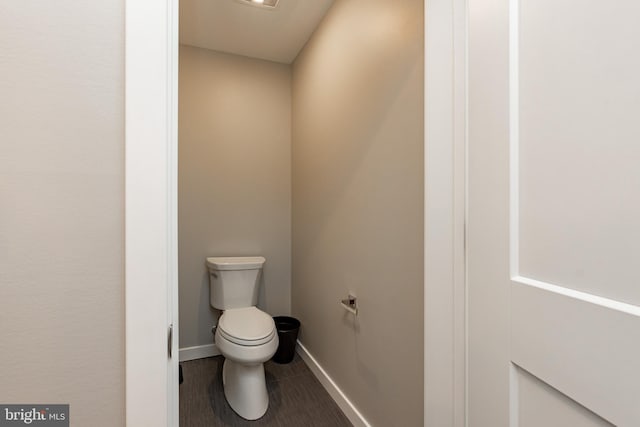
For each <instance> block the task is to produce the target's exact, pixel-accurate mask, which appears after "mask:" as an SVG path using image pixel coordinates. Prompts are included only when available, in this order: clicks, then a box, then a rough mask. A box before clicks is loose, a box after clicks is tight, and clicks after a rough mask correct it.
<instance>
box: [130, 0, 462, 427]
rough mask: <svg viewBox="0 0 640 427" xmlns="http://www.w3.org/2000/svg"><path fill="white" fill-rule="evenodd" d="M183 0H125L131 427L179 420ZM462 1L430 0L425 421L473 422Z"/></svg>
mask: <svg viewBox="0 0 640 427" xmlns="http://www.w3.org/2000/svg"><path fill="white" fill-rule="evenodd" d="M178 2H179V0H164V1H158V0H126V1H125V13H126V19H125V64H126V65H125V84H126V86H125V111H126V113H125V176H126V180H125V368H126V373H125V396H126V397H125V400H126V423H127V425H129V426H139V425H157V426H161V425H166V426H178V423H179V421H178V420H179V418H178V387H179V386H178V381H177V379H178V354H177V353H178V352H177V349H178V328H179V325H178V256H177V252H178V251H177V247H178V240H177V172H178V171H177V144H178V138H177V123H178V53H179V52H178V43H179V40H178ZM466 7H467V5H466V0H424V12H425V21H424V22H425V33H424V36H425V44H424V46H425V79H424V82H425V98H424V99H425V101H424V102H425V104H424V123H425V132H424V137H425V142H424V144H425V145H424V152H425V163H424V164H425V175H424V185H425V198H424V200H425V205H424V215H425V219H424V233H425V237H424V244H425V246H424V256H425V262H424V313H425V314H424V424H425V426H435V425H437V426H452V427H462V426H464V425H466V376H467V373H466V359H467V357H466V345H465V343H466V330H467V328H466V293H467V292H466V278H465V272H466V267H465V232H464V230H465V218H466V212H465V209H466V207H465V206H466V203H465V200H466V182H465V180H466V160H465V159H466V134H467V132H466V99H467V98H466V80H467V72H466V26H467V24H466ZM169 325H173V335H172V336H171V338H169V334H168V327H169ZM442 325H446V327H443V326H442ZM169 339H170V342H169V343H168V340H169ZM168 347H169V348H171V349H172V350H173V357H172V358H170V359H169V358H168V357H167V351H168Z"/></svg>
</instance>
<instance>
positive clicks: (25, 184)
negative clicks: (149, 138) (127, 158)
mask: <svg viewBox="0 0 640 427" xmlns="http://www.w3.org/2000/svg"><path fill="white" fill-rule="evenodd" d="M123 39H124V16H123V2H122V1H114V0H107V1H100V2H80V1H71V0H58V1H55V2H49V1H38V0H11V1H5V2H3V3H2V7H1V9H0V94H1V97H2V101H1V102H0V129H1V130H2V135H1V136H0V141H1V143H0V145H1V149H0V200H2V209H0V325H2V334H1V336H2V338H1V344H0V361H2V363H0V401H2V403H10V402H13V403H69V404H70V405H71V425H72V426H85V425H91V426H116V425H123V424H124V301H123V267H124V266H123V253H124V249H123V241H124V234H123V233H124V226H123V214H124V204H123V196H124V194H123V186H124V173H123V170H124V158H123V151H124V130H123V129H124V107H123V105H124V89H123V87H124V73H123V66H124V63H123V62H124V61H123V58H124V40H123Z"/></svg>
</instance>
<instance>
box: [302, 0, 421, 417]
mask: <svg viewBox="0 0 640 427" xmlns="http://www.w3.org/2000/svg"><path fill="white" fill-rule="evenodd" d="M423 51H424V49H423V2H422V1H421V0H402V1H386V0H337V1H336V2H335V4H334V5H333V6H332V8H331V9H330V10H329V12H328V13H327V15H326V16H325V18H324V21H323V22H322V23H321V25H320V27H319V28H318V29H317V30H316V32H315V33H314V35H313V36H312V38H311V40H310V41H309V42H308V44H307V45H306V47H305V48H304V50H303V52H302V53H301V54H300V55H299V56H298V58H297V59H296V61H295V62H294V64H293V140H292V144H293V261H292V262H293V264H292V265H293V276H292V312H293V314H294V316H296V317H299V318H300V320H301V322H302V329H301V341H302V342H303V344H304V345H305V346H306V347H307V349H309V351H310V352H311V353H312V354H313V356H315V358H316V359H317V360H318V361H319V363H320V364H321V365H322V366H323V368H324V369H325V370H326V371H327V372H328V373H329V375H330V376H331V377H332V378H333V379H334V380H335V382H336V383H337V384H338V386H339V387H340V388H341V389H342V390H343V391H344V392H345V394H346V395H347V396H348V397H349V399H350V400H351V401H352V402H353V403H354V404H355V405H356V406H357V408H358V409H359V410H360V412H362V414H363V415H364V416H365V418H367V419H368V420H369V421H370V422H371V423H372V424H373V425H380V426H418V425H422V423H423V259H424V258H423V253H424V247H423V227H424V224H423V222H424V217H423V200H424V184H423V179H424V178H423V177H424V175H423V172H424V160H423V159H424V157H423V143H424V138H423V110H424V106H423V80H424V71H423V69H424V68H423ZM350 291H352V292H354V294H355V295H356V296H357V297H358V303H359V309H360V311H359V315H358V317H357V318H356V319H354V318H353V317H352V315H351V314H349V313H347V312H346V311H345V310H343V309H342V308H341V306H340V305H339V301H340V300H341V299H342V298H346V296H347V294H348V293H349V292H350Z"/></svg>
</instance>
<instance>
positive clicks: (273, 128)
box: [178, 46, 291, 348]
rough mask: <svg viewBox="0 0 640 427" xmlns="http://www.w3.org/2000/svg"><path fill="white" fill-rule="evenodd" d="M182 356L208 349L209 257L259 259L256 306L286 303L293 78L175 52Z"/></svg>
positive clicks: (189, 51) (255, 65)
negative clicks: (192, 348)
mask: <svg viewBox="0 0 640 427" xmlns="http://www.w3.org/2000/svg"><path fill="white" fill-rule="evenodd" d="M179 98H180V100H179V103H180V108H179V132H180V134H179V166H178V167H179V189H178V196H179V212H178V215H179V220H178V221H179V262H180V347H181V348H184V347H190V346H196V345H206V344H212V343H213V336H212V335H211V327H212V326H213V325H215V324H216V322H217V316H218V312H217V311H215V310H213V309H212V308H211V307H210V305H209V279H208V275H207V270H206V266H205V258H206V257H208V256H246V255H263V256H264V257H265V258H266V259H267V263H266V264H265V267H264V270H263V275H262V277H263V281H262V285H261V288H260V297H259V302H258V305H259V307H261V308H262V309H264V310H265V311H267V312H268V313H270V314H272V315H278V314H288V313H289V311H290V299H291V297H290V294H291V69H290V67H289V66H287V65H282V64H277V63H274V62H268V61H263V60H258V59H250V58H246V57H241V56H236V55H229V54H223V53H217V52H213V51H209V50H205V49H198V48H193V47H188V46H181V47H180V94H179Z"/></svg>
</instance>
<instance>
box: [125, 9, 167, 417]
mask: <svg viewBox="0 0 640 427" xmlns="http://www.w3.org/2000/svg"><path fill="white" fill-rule="evenodd" d="M177 96H178V0H126V1H125V396H126V397H125V410H126V416H125V418H126V424H127V425H128V426H163V425H166V426H178V424H179V418H178V387H179V385H178V342H179V341H178V332H179V324H178V240H177V236H178V233H177V231H178V230H177V225H178V222H177V207H178V199H177V171H178V163H177V154H178V151H177V148H178V133H177V129H178V99H177ZM170 325H172V326H173V333H172V334H171V333H170V332H169V328H170ZM170 351H171V352H172V357H171V358H169V357H168V353H169V352H170Z"/></svg>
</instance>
